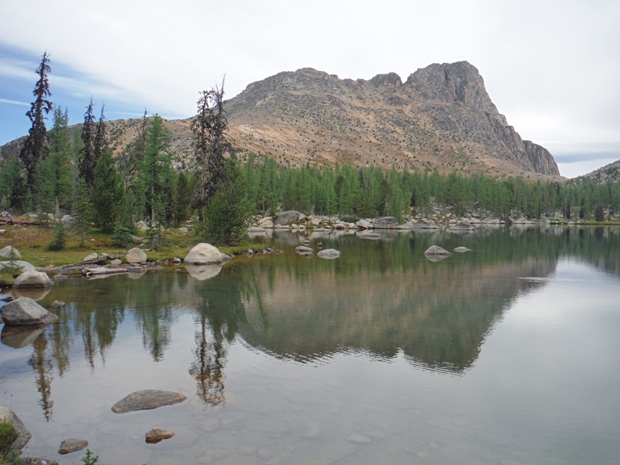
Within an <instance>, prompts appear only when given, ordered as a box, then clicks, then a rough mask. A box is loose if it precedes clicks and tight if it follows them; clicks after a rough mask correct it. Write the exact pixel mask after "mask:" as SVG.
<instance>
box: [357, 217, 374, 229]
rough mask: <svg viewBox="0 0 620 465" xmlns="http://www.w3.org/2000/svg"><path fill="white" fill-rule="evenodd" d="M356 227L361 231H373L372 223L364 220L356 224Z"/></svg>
mask: <svg viewBox="0 0 620 465" xmlns="http://www.w3.org/2000/svg"><path fill="white" fill-rule="evenodd" d="M355 226H357V227H358V228H361V229H372V223H371V222H370V221H368V220H363V219H362V220H359V221H358V222H357V223H355Z"/></svg>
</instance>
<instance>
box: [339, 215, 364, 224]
mask: <svg viewBox="0 0 620 465" xmlns="http://www.w3.org/2000/svg"><path fill="white" fill-rule="evenodd" d="M340 219H341V220H342V221H344V222H345V223H357V222H358V221H359V220H360V217H359V216H356V215H344V216H343V217H341V218H340Z"/></svg>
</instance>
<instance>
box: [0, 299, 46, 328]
mask: <svg viewBox="0 0 620 465" xmlns="http://www.w3.org/2000/svg"><path fill="white" fill-rule="evenodd" d="M57 319H58V317H57V316H56V315H54V314H53V313H50V312H48V311H47V310H45V309H44V308H43V307H41V306H40V305H39V304H38V303H36V302H35V301H34V300H33V299H31V298H29V297H20V298H19V299H15V300H14V301H13V302H9V303H8V304H6V305H4V307H2V320H3V321H4V323H5V324H6V325H7V326H45V325H48V324H50V323H53V322H54V321H56V320H57Z"/></svg>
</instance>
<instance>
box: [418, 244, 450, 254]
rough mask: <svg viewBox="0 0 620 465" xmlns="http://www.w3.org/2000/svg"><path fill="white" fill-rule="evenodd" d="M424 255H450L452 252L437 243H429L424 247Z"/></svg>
mask: <svg viewBox="0 0 620 465" xmlns="http://www.w3.org/2000/svg"><path fill="white" fill-rule="evenodd" d="M424 255H452V254H451V253H450V252H448V251H447V250H446V249H443V248H441V247H439V246H438V245H431V246H430V247H429V248H428V249H426V252H424Z"/></svg>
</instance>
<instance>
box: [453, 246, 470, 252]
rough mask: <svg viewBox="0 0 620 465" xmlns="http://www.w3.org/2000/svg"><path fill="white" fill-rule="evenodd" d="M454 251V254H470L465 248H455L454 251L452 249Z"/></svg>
mask: <svg viewBox="0 0 620 465" xmlns="http://www.w3.org/2000/svg"><path fill="white" fill-rule="evenodd" d="M454 251H455V252H456V253H465V252H471V249H468V248H467V247H457V248H456V249H454Z"/></svg>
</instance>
